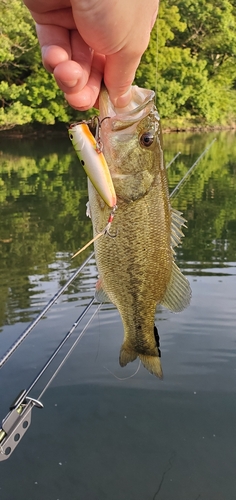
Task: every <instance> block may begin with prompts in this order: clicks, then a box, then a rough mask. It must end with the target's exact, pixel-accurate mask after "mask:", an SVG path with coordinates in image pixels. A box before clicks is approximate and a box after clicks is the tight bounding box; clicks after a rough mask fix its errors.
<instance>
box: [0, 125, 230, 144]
mask: <svg viewBox="0 0 236 500" xmlns="http://www.w3.org/2000/svg"><path fill="white" fill-rule="evenodd" d="M163 122H164V123H163ZM163 122H161V123H162V132H163V134H171V133H183V132H186V133H188V132H199V133H201V132H214V131H224V130H232V131H233V130H236V123H233V124H231V125H214V126H210V125H203V124H202V125H194V124H189V125H187V124H186V125H179V126H178V125H169V126H168V125H167V124H166V120H163ZM68 128H69V125H66V124H63V126H62V125H61V126H58V125H56V126H55V125H44V126H40V127H38V126H36V127H32V126H30V127H26V126H21V127H17V126H16V127H14V128H11V129H8V130H0V140H1V138H6V139H39V138H44V139H52V138H53V139H55V138H57V137H58V138H63V137H67V134H68V132H67V131H68Z"/></svg>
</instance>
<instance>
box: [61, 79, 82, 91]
mask: <svg viewBox="0 0 236 500" xmlns="http://www.w3.org/2000/svg"><path fill="white" fill-rule="evenodd" d="M62 83H63V85H65V86H66V87H69V88H70V89H71V88H72V87H75V86H76V85H77V83H78V80H69V81H66V80H64V81H63V82H62Z"/></svg>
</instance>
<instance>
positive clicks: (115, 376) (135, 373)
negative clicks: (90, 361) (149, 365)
mask: <svg viewBox="0 0 236 500" xmlns="http://www.w3.org/2000/svg"><path fill="white" fill-rule="evenodd" d="M140 366H141V360H139V364H138V368H137V369H136V370H135V372H134V373H133V375H130V376H129V377H118V376H117V375H115V373H113V372H111V370H109V368H107V367H106V366H103V368H105V370H107V371H108V372H109V373H110V374H111V375H113V377H114V378H116V379H117V380H129V379H130V378H133V377H135V375H137V373H138V372H139V369H140Z"/></svg>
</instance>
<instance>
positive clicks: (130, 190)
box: [89, 86, 191, 378]
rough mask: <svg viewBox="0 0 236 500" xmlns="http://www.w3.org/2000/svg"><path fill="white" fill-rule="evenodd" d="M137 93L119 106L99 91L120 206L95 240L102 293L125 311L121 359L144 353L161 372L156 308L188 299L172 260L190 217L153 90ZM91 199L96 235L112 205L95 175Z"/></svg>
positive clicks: (155, 371) (103, 137)
mask: <svg viewBox="0 0 236 500" xmlns="http://www.w3.org/2000/svg"><path fill="white" fill-rule="evenodd" d="M132 92H133V99H132V102H131V103H130V105H129V106H128V107H126V108H122V109H115V108H114V107H113V106H112V104H111V102H110V100H109V96H108V93H107V91H106V90H105V89H103V90H102V91H101V94H100V100H99V109H100V120H101V130H100V140H101V141H102V144H103V153H104V156H105V158H106V162H107V165H108V167H109V170H110V174H111V178H112V181H113V184H114V187H115V192H116V196H117V206H118V208H117V211H116V213H115V216H114V220H113V222H112V225H111V228H110V233H109V234H107V235H105V236H103V237H101V238H99V239H98V240H97V241H96V242H95V244H94V246H95V257H96V263H97V267H98V272H99V283H98V290H97V296H98V298H101V300H104V297H105V298H107V297H108V299H109V300H110V301H111V302H113V304H115V306H116V307H117V309H118V311H119V313H120V315H121V318H122V322H123V326H124V342H123V344H122V346H121V350H120V357H119V362H120V365H121V366H125V365H126V364H127V363H129V362H130V361H134V360H135V359H136V358H137V357H139V358H140V360H141V362H142V364H143V365H144V366H145V368H147V370H149V372H151V373H153V374H154V375H156V376H157V377H160V378H162V368H161V362H160V350H159V341H158V334H157V330H156V328H154V320H155V311H156V306H157V304H162V305H164V306H165V307H167V308H169V309H170V310H172V311H176V312H177V311H182V310H183V309H184V308H185V307H186V306H187V305H188V304H189V301H190V297H191V289H190V285H189V282H188V280H187V279H186V278H185V277H184V276H183V274H182V273H181V272H180V270H179V268H178V267H177V265H176V264H175V262H174V247H175V246H176V245H178V244H179V242H180V239H181V237H182V235H183V233H182V230H181V227H182V225H183V224H184V222H185V220H184V219H183V218H182V215H181V213H180V212H178V211H176V210H173V209H172V208H171V205H170V200H169V192H168V185H167V176H166V169H165V165H164V159H163V145H162V133H161V124H160V117H159V115H158V112H157V110H156V107H155V104H154V98H155V93H154V92H153V91H150V90H146V89H140V88H138V87H137V86H133V88H132ZM89 205H90V213H91V219H92V224H93V231H94V236H96V235H97V234H98V233H99V232H101V231H102V230H103V228H104V227H105V226H106V224H107V220H108V218H109V213H110V208H109V207H108V206H107V205H106V203H104V201H103V200H102V198H101V197H100V195H99V194H98V192H97V190H96V189H95V187H94V186H93V185H92V183H91V182H90V181H89Z"/></svg>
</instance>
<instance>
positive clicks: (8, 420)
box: [0, 297, 102, 462]
mask: <svg viewBox="0 0 236 500" xmlns="http://www.w3.org/2000/svg"><path fill="white" fill-rule="evenodd" d="M94 302H95V298H94V297H93V298H92V299H91V300H90V302H89V303H88V305H87V306H86V307H85V309H84V310H83V312H82V313H81V314H80V316H79V317H78V319H77V320H76V321H75V322H74V324H73V325H72V327H71V329H70V330H69V331H68V333H67V334H66V335H65V337H64V338H63V339H62V341H61V342H60V344H59V345H58V347H57V348H56V349H55V351H54V352H53V353H52V355H51V356H50V358H49V359H48V361H47V362H46V363H45V365H44V366H43V368H42V369H41V370H40V372H39V373H38V375H37V376H36V377H35V379H34V381H33V382H32V383H31V384H30V386H29V387H28V389H26V390H23V391H21V392H20V394H19V395H18V396H17V398H16V399H15V401H13V403H12V404H11V406H10V412H9V413H8V414H7V416H6V417H5V418H4V420H3V421H2V428H1V429H0V462H1V461H3V460H7V459H8V458H9V457H10V455H11V454H12V453H13V451H14V450H15V448H16V446H17V445H18V444H19V442H20V441H21V439H22V437H23V436H24V434H25V432H26V431H27V429H28V428H29V426H30V424H31V412H32V410H33V408H34V406H35V407H36V408H41V409H42V408H43V407H44V406H43V404H42V403H41V401H40V399H41V397H42V396H43V394H44V393H45V392H46V390H47V388H48V387H49V385H50V384H51V382H52V381H53V379H54V378H55V377H56V375H57V373H58V372H59V371H60V369H61V368H62V366H63V365H64V363H65V362H66V360H67V358H68V357H69V356H70V354H71V353H72V351H73V350H74V348H75V346H76V345H77V344H78V342H79V341H80V340H81V338H82V337H83V335H84V333H85V332H86V330H87V328H88V326H89V324H90V323H91V321H92V320H93V318H94V316H95V315H96V314H97V312H98V311H99V309H100V308H101V306H102V304H98V306H97V307H96V309H95V311H94V312H93V314H92V316H91V317H90V318H89V320H88V321H87V323H86V325H85V326H84V328H83V330H82V331H81V332H80V334H79V336H78V337H77V338H76V339H75V341H74V343H73V344H72V346H71V348H70V349H69V351H68V352H67V353H66V355H65V356H64V358H63V359H62V361H61V363H60V364H59V366H58V367H57V369H56V370H55V371H54V373H53V374H52V376H51V378H50V379H49V380H48V382H47V383H46V385H45V386H44V388H43V389H42V391H41V393H40V394H39V396H38V397H37V399H35V398H31V397H29V396H28V394H29V393H30V392H31V390H32V389H33V387H34V386H35V385H36V384H37V382H38V381H39V379H40V378H41V377H42V375H43V373H44V372H45V371H46V370H47V368H48V367H49V365H50V364H51V363H52V361H53V359H54V358H55V356H56V355H57V354H58V353H59V351H60V350H61V349H62V347H63V345H64V344H65V343H66V342H67V340H68V339H69V338H70V337H71V335H72V333H73V332H74V330H75V329H76V327H77V326H78V324H79V323H80V322H81V321H82V319H83V318H84V316H85V314H86V313H87V312H88V310H89V309H90V308H91V306H92V305H93V304H94Z"/></svg>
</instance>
